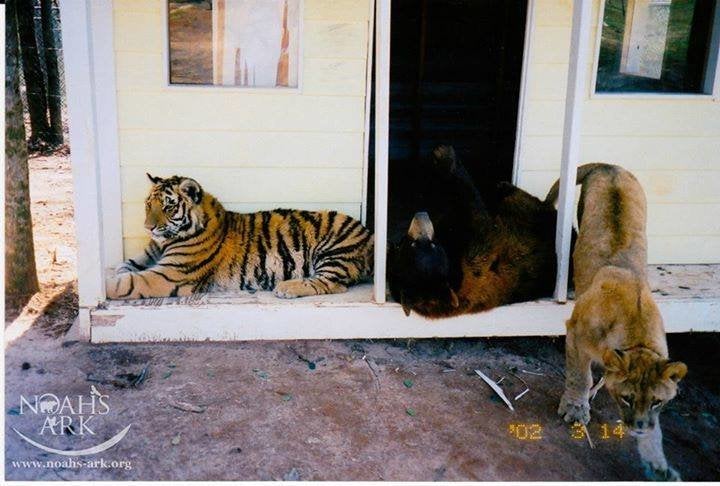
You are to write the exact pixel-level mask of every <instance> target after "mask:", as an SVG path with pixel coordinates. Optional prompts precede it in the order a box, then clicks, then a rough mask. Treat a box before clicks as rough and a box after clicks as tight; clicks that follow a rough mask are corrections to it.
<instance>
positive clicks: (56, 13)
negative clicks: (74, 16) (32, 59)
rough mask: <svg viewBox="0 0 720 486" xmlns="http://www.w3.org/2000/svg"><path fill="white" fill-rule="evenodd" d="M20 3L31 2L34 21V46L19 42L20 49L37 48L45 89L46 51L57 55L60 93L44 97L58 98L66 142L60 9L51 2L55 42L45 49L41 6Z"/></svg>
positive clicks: (24, 97) (22, 80) (23, 92)
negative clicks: (53, 51)
mask: <svg viewBox="0 0 720 486" xmlns="http://www.w3.org/2000/svg"><path fill="white" fill-rule="evenodd" d="M20 1H32V2H33V7H34V15H33V20H34V21H35V29H34V30H35V45H34V46H32V45H31V46H26V45H23V43H22V40H21V41H20V49H35V48H37V51H38V57H39V58H40V66H41V68H42V72H43V80H44V85H45V89H46V90H47V89H48V86H49V85H48V67H47V64H46V59H45V55H46V51H47V50H48V49H54V50H55V51H56V54H57V65H58V77H59V79H60V93H59V94H56V93H50V92H49V91H48V92H46V93H45V95H46V96H47V97H48V102H50V97H54V96H59V97H60V105H61V113H62V125H63V135H64V138H65V140H66V142H67V130H68V128H67V127H68V123H67V96H66V90H65V63H64V59H63V49H62V32H61V29H60V8H59V6H58V4H57V1H56V0H53V1H52V2H51V3H52V7H51V9H50V12H51V15H50V22H51V24H52V32H53V37H54V40H55V42H54V43H55V46H54V47H46V46H45V41H44V39H43V29H42V16H41V6H40V0H20ZM18 65H19V67H20V96H21V97H22V101H23V106H25V107H26V108H27V106H28V104H27V103H28V100H27V86H26V84H25V75H24V73H23V69H22V62H19V63H18ZM27 123H29V119H28V117H27V114H26V124H27Z"/></svg>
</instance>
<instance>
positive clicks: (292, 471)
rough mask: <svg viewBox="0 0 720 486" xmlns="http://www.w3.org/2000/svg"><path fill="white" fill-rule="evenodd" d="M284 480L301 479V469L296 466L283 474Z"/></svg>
mask: <svg viewBox="0 0 720 486" xmlns="http://www.w3.org/2000/svg"><path fill="white" fill-rule="evenodd" d="M283 481H300V471H298V470H297V469H295V468H292V469H290V471H289V472H288V473H287V474H285V475H284V476H283Z"/></svg>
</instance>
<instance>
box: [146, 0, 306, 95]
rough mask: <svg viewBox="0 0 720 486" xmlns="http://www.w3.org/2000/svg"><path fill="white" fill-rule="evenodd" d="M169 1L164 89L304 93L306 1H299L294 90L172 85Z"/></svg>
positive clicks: (164, 6) (164, 12) (165, 9)
mask: <svg viewBox="0 0 720 486" xmlns="http://www.w3.org/2000/svg"><path fill="white" fill-rule="evenodd" d="M168 1H169V0H161V5H160V8H161V10H162V23H163V26H162V28H163V47H162V49H163V81H162V83H163V84H162V86H161V87H162V88H163V89H167V90H171V91H198V90H205V91H208V90H214V91H222V92H227V93H234V92H238V93H252V94H271V95H282V94H284V95H297V94H302V93H303V71H304V58H305V50H304V46H305V0H298V2H299V7H298V8H299V10H300V13H299V15H300V18H299V19H298V20H299V23H300V25H299V26H298V29H299V31H298V85H297V86H296V87H294V88H283V87H254V86H228V85H220V84H172V83H170V24H169V16H168V11H169V4H168Z"/></svg>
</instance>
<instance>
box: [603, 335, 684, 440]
mask: <svg viewBox="0 0 720 486" xmlns="http://www.w3.org/2000/svg"><path fill="white" fill-rule="evenodd" d="M603 360H604V363H605V379H606V386H607V389H608V392H609V393H610V395H611V396H612V397H613V399H614V400H615V402H616V403H617V405H618V407H619V408H620V416H621V418H622V421H623V422H624V423H625V425H626V426H627V427H628V428H629V429H630V432H631V434H632V435H635V436H642V435H644V434H646V433H647V432H650V431H651V430H653V429H654V428H655V427H656V426H657V424H658V417H659V415H660V411H661V410H662V409H663V407H665V405H666V404H667V403H668V402H669V401H670V400H672V399H673V398H674V397H675V395H676V394H677V388H678V387H677V384H678V382H679V381H680V380H681V379H682V378H683V377H684V376H685V374H686V373H687V366H686V365H685V364H684V363H681V362H679V361H676V362H668V361H667V360H665V359H659V358H658V357H657V355H655V354H654V353H652V352H651V351H649V350H637V351H632V352H629V351H620V350H613V349H610V350H607V351H606V352H605V355H604V357H603Z"/></svg>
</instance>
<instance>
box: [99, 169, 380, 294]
mask: <svg viewBox="0 0 720 486" xmlns="http://www.w3.org/2000/svg"><path fill="white" fill-rule="evenodd" d="M147 177H148V179H149V180H150V182H151V183H152V187H151V189H150V193H149V195H148V197H147V199H146V200H145V229H146V230H147V231H148V232H149V234H150V237H151V240H150V242H149V243H148V245H147V247H146V248H145V249H144V252H143V254H142V255H140V256H138V257H136V258H131V259H128V260H126V261H124V262H123V263H121V264H120V265H119V266H118V267H117V268H116V271H115V274H114V275H113V276H111V277H109V278H108V280H107V282H106V291H107V296H108V298H110V299H142V298H151V297H176V296H187V295H191V294H194V293H205V292H215V291H233V290H245V291H249V292H251V293H254V292H255V291H258V290H272V291H274V293H275V295H276V296H277V297H279V298H285V299H290V298H296V297H304V296H311V295H322V294H336V293H342V292H345V291H347V288H348V286H350V285H353V284H357V283H360V282H362V281H364V280H366V279H369V278H370V277H371V276H372V272H373V250H374V249H373V246H374V237H373V234H372V233H371V232H370V231H369V230H368V229H367V228H365V227H364V226H363V225H362V224H361V223H360V222H359V221H357V220H356V219H354V218H352V217H350V216H347V215H345V214H342V213H339V212H337V211H317V212H313V211H303V210H293V209H275V210H272V211H260V212H254V213H236V212H232V211H228V210H226V209H225V208H224V207H223V205H222V204H221V203H220V202H219V201H218V200H217V199H216V198H215V197H214V196H212V195H211V194H210V193H208V192H207V191H205V190H204V189H203V188H202V187H201V186H200V184H199V183H198V182H197V181H196V180H194V179H191V178H189V177H183V176H177V175H175V176H172V177H168V178H162V177H157V176H152V175H150V174H147Z"/></svg>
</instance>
